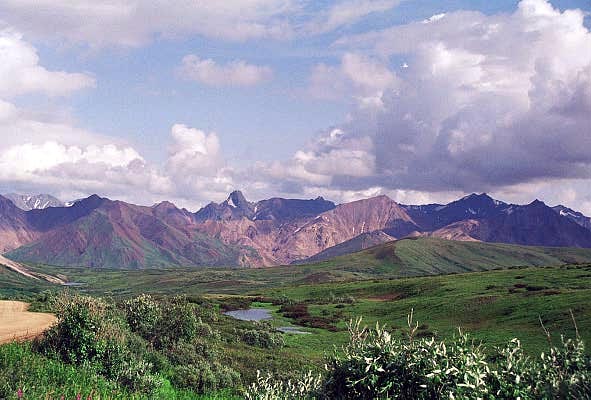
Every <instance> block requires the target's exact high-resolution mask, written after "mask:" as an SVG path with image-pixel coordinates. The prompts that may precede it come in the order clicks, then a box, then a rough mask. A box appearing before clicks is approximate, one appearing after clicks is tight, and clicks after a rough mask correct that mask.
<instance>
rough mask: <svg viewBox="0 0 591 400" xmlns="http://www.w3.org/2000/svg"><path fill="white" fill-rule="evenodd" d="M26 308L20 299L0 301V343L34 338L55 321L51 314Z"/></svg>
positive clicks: (25, 304) (27, 306) (26, 305)
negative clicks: (30, 310)
mask: <svg viewBox="0 0 591 400" xmlns="http://www.w3.org/2000/svg"><path fill="white" fill-rule="evenodd" d="M28 309H29V304H28V303H24V302H22V301H4V300H3V301H0V344H3V343H9V342H13V341H26V340H31V339H34V338H36V337H37V336H40V335H41V334H42V333H43V332H44V331H45V330H46V329H48V328H49V327H51V326H52V325H53V324H54V323H55V322H56V321H57V318H56V317H55V315H53V314H46V313H35V312H29V311H27V310H28Z"/></svg>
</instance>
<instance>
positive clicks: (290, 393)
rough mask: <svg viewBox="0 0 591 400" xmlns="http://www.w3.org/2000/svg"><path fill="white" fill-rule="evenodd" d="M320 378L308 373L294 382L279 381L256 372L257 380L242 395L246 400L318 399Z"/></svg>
mask: <svg viewBox="0 0 591 400" xmlns="http://www.w3.org/2000/svg"><path fill="white" fill-rule="evenodd" d="M321 382H322V378H321V377H320V376H319V375H314V374H312V372H308V373H307V374H306V375H304V376H302V377H301V378H300V379H298V380H296V381H292V380H287V381H281V380H277V379H275V378H273V377H272V376H271V375H266V376H265V375H262V374H261V373H260V372H259V371H257V380H256V382H254V383H252V384H251V385H250V386H249V387H248V388H247V390H246V393H245V395H244V397H245V399H246V400H275V399H283V400H304V399H315V398H320V397H321V394H320V386H321Z"/></svg>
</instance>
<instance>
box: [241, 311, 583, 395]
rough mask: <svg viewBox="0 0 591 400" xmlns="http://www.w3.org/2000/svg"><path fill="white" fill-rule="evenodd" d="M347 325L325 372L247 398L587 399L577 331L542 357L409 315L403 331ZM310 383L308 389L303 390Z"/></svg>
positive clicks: (255, 388)
mask: <svg viewBox="0 0 591 400" xmlns="http://www.w3.org/2000/svg"><path fill="white" fill-rule="evenodd" d="M360 322H361V320H358V321H357V322H356V323H354V324H353V323H352V324H350V326H349V333H350V337H351V339H350V342H349V344H348V345H347V346H346V347H345V348H344V349H343V352H342V354H340V355H335V356H334V357H332V358H331V359H330V360H329V362H328V363H327V366H326V373H325V374H324V376H323V377H322V379H320V378H315V377H313V376H311V375H308V376H307V377H306V378H305V379H304V380H302V381H301V382H296V383H292V382H287V383H283V382H281V381H275V380H273V379H271V378H269V377H261V376H259V379H258V380H257V382H256V383H255V384H253V385H251V386H250V387H249V389H248V392H247V396H246V397H247V398H248V399H271V398H274V397H273V394H274V393H275V394H276V393H285V394H284V396H285V397H283V398H289V399H417V400H420V399H490V400H492V399H507V400H508V399H516V398H519V399H522V400H528V399H588V398H591V384H590V383H591V359H590V357H589V356H587V355H585V348H584V344H583V342H582V341H581V340H580V339H579V338H578V337H577V338H576V339H573V340H564V339H563V340H562V343H561V345H560V346H558V347H554V346H551V347H550V349H549V351H548V352H547V353H543V354H541V355H540V357H539V358H538V359H532V358H529V357H528V356H526V355H525V354H524V352H523V350H522V348H521V344H520V342H519V341H518V340H517V339H514V340H512V341H511V342H509V343H508V344H507V346H505V347H504V348H500V349H494V351H491V352H489V351H486V349H484V348H483V347H482V346H481V345H480V344H478V343H475V342H474V341H473V340H471V339H470V338H469V336H468V335H466V334H464V333H462V332H461V331H460V332H459V333H458V334H457V335H456V336H455V337H454V338H452V339H451V340H447V341H439V340H436V339H434V338H420V339H418V338H416V336H415V334H416V331H417V329H418V324H414V325H413V323H412V314H411V316H410V317H409V321H408V322H409V331H408V335H407V337H406V338H404V337H400V335H393V334H392V333H390V332H389V331H388V330H386V329H384V328H383V327H380V326H379V325H377V326H376V328H375V329H367V328H361V327H360ZM302 387H306V388H307V389H306V391H302Z"/></svg>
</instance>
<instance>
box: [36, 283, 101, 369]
mask: <svg viewBox="0 0 591 400" xmlns="http://www.w3.org/2000/svg"><path fill="white" fill-rule="evenodd" d="M55 308H56V310H57V315H59V316H60V320H59V323H58V324H57V325H55V326H54V327H52V328H51V329H50V330H49V331H47V332H46V334H45V336H44V338H43V339H42V340H41V341H40V342H39V343H38V345H39V349H40V350H41V352H42V353H44V354H46V355H55V356H57V357H58V358H59V359H60V360H62V361H64V362H67V363H70V364H78V365H79V364H83V363H87V362H93V361H95V360H96V359H99V358H100V357H102V355H103V353H104V351H105V347H106V341H105V339H104V337H103V335H102V332H103V330H104V328H105V321H106V318H105V315H106V308H107V305H106V304H105V303H104V302H103V301H102V300H98V299H94V298H92V297H87V296H79V295H74V296H69V295H62V296H61V297H59V298H58V299H57V303H56V305H55Z"/></svg>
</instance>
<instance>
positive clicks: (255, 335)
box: [238, 321, 285, 349]
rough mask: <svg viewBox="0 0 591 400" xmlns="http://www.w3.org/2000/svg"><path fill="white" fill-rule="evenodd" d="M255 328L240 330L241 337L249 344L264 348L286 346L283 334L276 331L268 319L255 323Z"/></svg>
mask: <svg viewBox="0 0 591 400" xmlns="http://www.w3.org/2000/svg"><path fill="white" fill-rule="evenodd" d="M255 328H256V329H243V330H240V331H238V335H239V337H240V339H241V340H242V341H243V342H244V343H246V344H247V345H249V346H255V347H260V348H262V349H277V348H281V347H283V346H285V340H284V339H283V335H282V334H281V333H280V332H277V331H275V329H273V327H272V326H271V324H270V323H269V322H268V321H261V322H257V323H255Z"/></svg>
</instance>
